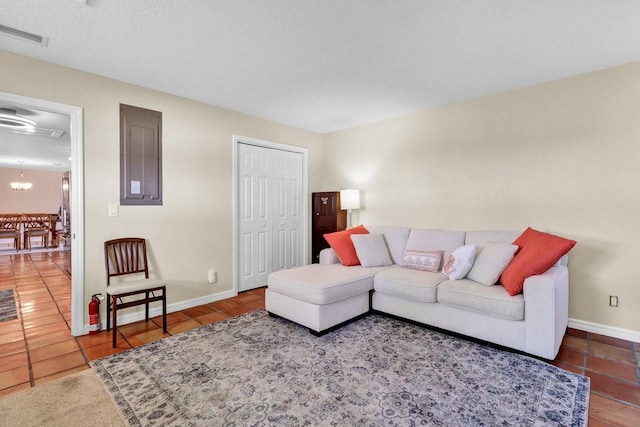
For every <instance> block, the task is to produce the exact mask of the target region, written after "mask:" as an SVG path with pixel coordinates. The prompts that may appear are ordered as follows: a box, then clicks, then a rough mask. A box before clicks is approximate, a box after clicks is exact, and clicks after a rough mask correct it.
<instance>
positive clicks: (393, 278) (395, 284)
mask: <svg viewBox="0 0 640 427" xmlns="http://www.w3.org/2000/svg"><path fill="white" fill-rule="evenodd" d="M445 280H447V276H445V275H444V274H442V273H430V272H427V271H420V270H411V269H408V268H390V269H388V270H384V271H381V272H379V273H378V274H376V276H375V277H374V279H373V288H374V289H375V291H376V292H383V293H385V294H390V295H395V296H399V297H403V298H409V299H412V300H416V301H422V302H436V301H437V289H438V284H440V283H442V282H443V281H445Z"/></svg>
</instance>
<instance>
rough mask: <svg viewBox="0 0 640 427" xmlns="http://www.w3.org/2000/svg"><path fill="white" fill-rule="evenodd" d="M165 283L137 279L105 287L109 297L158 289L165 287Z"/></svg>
mask: <svg viewBox="0 0 640 427" xmlns="http://www.w3.org/2000/svg"><path fill="white" fill-rule="evenodd" d="M165 285H166V283H165V282H164V281H162V280H158V279H139V280H127V281H125V282H120V283H112V284H110V285H109V286H107V293H108V294H109V295H112V296H113V295H122V294H126V293H129V292H138V291H144V290H145V289H151V288H158V287H160V286H165Z"/></svg>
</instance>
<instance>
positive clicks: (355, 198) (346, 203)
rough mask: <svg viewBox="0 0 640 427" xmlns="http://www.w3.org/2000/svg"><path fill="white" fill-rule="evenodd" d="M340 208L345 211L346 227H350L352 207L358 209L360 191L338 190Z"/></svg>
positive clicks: (351, 224)
mask: <svg viewBox="0 0 640 427" xmlns="http://www.w3.org/2000/svg"><path fill="white" fill-rule="evenodd" d="M340 209H342V210H346V211H347V228H351V227H352V226H353V223H352V222H351V213H352V211H353V210H354V209H360V191H359V190H352V189H348V190H340Z"/></svg>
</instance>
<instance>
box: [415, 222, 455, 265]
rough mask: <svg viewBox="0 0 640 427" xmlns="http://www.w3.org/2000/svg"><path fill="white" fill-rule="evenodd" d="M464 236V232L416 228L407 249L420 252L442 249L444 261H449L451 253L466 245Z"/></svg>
mask: <svg viewBox="0 0 640 427" xmlns="http://www.w3.org/2000/svg"><path fill="white" fill-rule="evenodd" d="M464 235H465V233H464V231H449V230H424V229H419V228H414V229H413V230H411V233H410V234H409V240H408V241H407V249H411V250H420V251H430V250H437V249H441V250H443V251H444V259H447V258H448V257H449V255H450V254H451V252H453V251H454V250H455V249H456V248H458V247H460V246H462V245H464Z"/></svg>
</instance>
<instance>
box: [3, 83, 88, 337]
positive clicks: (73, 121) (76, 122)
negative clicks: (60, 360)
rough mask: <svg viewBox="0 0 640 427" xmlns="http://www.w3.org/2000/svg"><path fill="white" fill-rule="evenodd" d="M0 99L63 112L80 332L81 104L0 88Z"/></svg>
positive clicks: (76, 330)
mask: <svg viewBox="0 0 640 427" xmlns="http://www.w3.org/2000/svg"><path fill="white" fill-rule="evenodd" d="M0 100H2V101H3V102H8V103H11V104H13V105H15V106H16V107H20V108H25V109H30V108H34V109H38V110H45V111H51V112H53V113H58V114H66V115H68V116H69V118H70V126H69V127H70V129H69V138H70V140H71V179H72V184H71V194H70V195H69V196H70V203H71V206H72V209H71V230H72V234H71V335H73V336H79V335H82V334H84V322H83V316H84V304H83V301H84V164H83V158H84V156H83V145H84V138H83V133H84V132H83V118H82V107H77V106H75V105H67V104H60V103H58V102H51V101H45V100H43V99H38V98H30V97H26V96H21V95H14V94H10V93H5V92H0Z"/></svg>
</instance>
